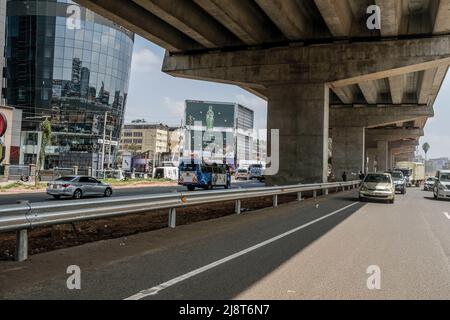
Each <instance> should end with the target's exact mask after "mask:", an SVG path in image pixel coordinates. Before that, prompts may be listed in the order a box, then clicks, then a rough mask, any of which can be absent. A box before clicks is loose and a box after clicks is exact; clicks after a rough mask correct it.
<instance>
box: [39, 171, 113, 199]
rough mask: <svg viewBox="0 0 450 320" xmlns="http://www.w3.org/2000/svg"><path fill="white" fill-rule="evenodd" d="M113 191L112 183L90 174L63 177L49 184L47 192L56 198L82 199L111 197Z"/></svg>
mask: <svg viewBox="0 0 450 320" xmlns="http://www.w3.org/2000/svg"><path fill="white" fill-rule="evenodd" d="M112 193H113V190H112V187H111V185H109V184H106V183H103V182H101V181H99V180H97V179H95V178H92V177H88V176H67V177H61V178H59V179H56V180H55V181H50V182H49V183H48V184H47V194H49V195H51V196H53V197H54V198H55V199H60V198H61V197H72V198H74V199H81V198H83V197H85V196H103V197H111V196H112Z"/></svg>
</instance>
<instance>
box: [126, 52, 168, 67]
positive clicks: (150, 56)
mask: <svg viewBox="0 0 450 320" xmlns="http://www.w3.org/2000/svg"><path fill="white" fill-rule="evenodd" d="M161 66H162V58H161V57H159V56H157V55H156V54H155V53H154V52H153V51H152V50H150V49H148V48H144V49H141V50H136V51H134V52H133V59H132V60H131V71H132V72H151V71H159V70H160V69H161Z"/></svg>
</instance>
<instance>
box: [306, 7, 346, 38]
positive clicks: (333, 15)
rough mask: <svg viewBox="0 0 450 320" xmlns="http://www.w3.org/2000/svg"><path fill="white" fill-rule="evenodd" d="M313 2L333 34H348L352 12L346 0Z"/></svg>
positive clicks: (340, 36)
mask: <svg viewBox="0 0 450 320" xmlns="http://www.w3.org/2000/svg"><path fill="white" fill-rule="evenodd" d="M315 3H316V6H317V8H318V9H319V11H320V14H321V15H322V17H323V19H324V20H325V22H326V24H327V26H328V29H329V30H330V32H331V34H332V35H333V36H335V37H336V38H347V37H349V36H350V32H351V28H352V22H353V13H352V8H351V7H350V4H349V2H348V0H315Z"/></svg>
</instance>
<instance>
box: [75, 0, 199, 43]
mask: <svg viewBox="0 0 450 320" xmlns="http://www.w3.org/2000/svg"><path fill="white" fill-rule="evenodd" d="M76 2H77V3H78V4H80V5H82V6H85V7H87V8H88V9H91V10H93V11H95V12H96V13H98V14H100V15H102V16H104V17H105V18H107V19H109V20H111V21H115V22H116V23H118V24H120V25H121V26H123V27H125V28H127V29H128V30H131V31H133V32H135V33H138V34H140V35H141V36H143V37H145V38H147V39H148V40H150V41H152V42H154V43H156V44H157V45H159V46H162V47H164V48H166V49H168V50H169V51H171V52H179V51H184V50H195V49H201V48H202V46H201V45H200V44H199V43H197V42H196V41H194V40H193V39H191V38H189V37H188V36H186V35H185V34H183V33H182V32H180V31H179V30H177V29H175V28H174V27H172V26H171V25H169V24H168V23H166V22H164V21H163V20H161V19H160V18H158V17H157V16H155V15H154V14H152V13H150V12H148V11H146V10H144V9H142V7H140V6H139V5H137V4H136V3H133V2H130V1H126V0H114V1H110V0H77V1H76Z"/></svg>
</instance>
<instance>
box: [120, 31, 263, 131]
mask: <svg viewBox="0 0 450 320" xmlns="http://www.w3.org/2000/svg"><path fill="white" fill-rule="evenodd" d="M163 57H164V50H163V49H162V48H160V47H158V46H156V45H154V44H153V43H151V42H149V41H147V40H144V39H143V38H141V37H139V36H136V41H135V46H134V52H133V61H132V70H131V78H130V86H129V90H128V102H127V110H126V115H125V118H126V121H130V120H133V119H136V118H144V119H146V120H147V121H148V122H158V123H159V122H161V123H164V124H169V125H179V124H180V121H181V119H182V115H183V111H184V101H185V100H189V99H192V100H205V101H225V102H238V103H240V104H242V105H244V106H246V107H248V108H250V109H252V110H253V111H255V123H256V126H257V128H265V126H266V116H267V103H266V101H264V100H263V99H260V98H258V97H257V96H255V95H253V94H251V93H248V92H247V91H245V90H242V89H241V88H239V87H237V86H232V85H225V84H217V83H212V82H205V81H196V80H187V79H180V78H174V77H172V76H169V75H167V74H165V73H163V72H161V66H162V61H163Z"/></svg>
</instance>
